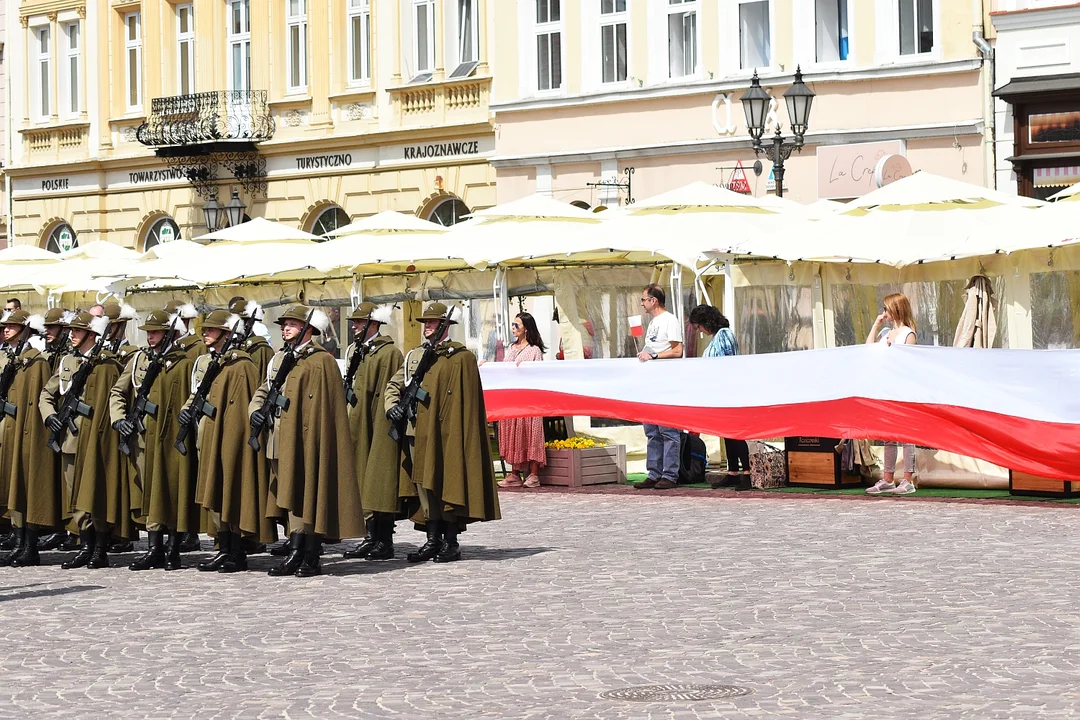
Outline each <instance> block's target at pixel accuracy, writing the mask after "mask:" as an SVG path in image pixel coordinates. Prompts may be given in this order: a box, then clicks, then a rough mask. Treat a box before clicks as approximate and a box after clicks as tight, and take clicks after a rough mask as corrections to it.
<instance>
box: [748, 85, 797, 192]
mask: <svg viewBox="0 0 1080 720" xmlns="http://www.w3.org/2000/svg"><path fill="white" fill-rule="evenodd" d="M739 99H740V100H741V101H742V107H743V112H744V113H746V128H747V130H748V131H749V132H750V139H751V140H753V142H754V154H756V155H762V154H766V153H767V154H768V155H769V157H770V159H771V160H772V164H773V180H774V181H775V182H776V197H780V198H782V197H784V161H786V160H787V159H788V158H789V157H790V156H791V151H792V150H798V151H800V152H802V147H803V137H804V136H805V135H806V128H807V127H808V125H809V123H810V106H811V105H812V104H813V102H814V91H813V90H811V89H810V88H809V87H807V86H806V83H804V82H803V78H802V68H801V67H796V69H795V82H794V83H793V84H792V86H791V87H790V88H788V89H787V92H785V93H784V102H785V103H786V104H787V111H788V120H789V121H790V122H791V132H792V133H793V134H794V136H795V137H794V138H793V139H792V140H791V141H790V142H789V141H787V140H785V138H784V136H783V135H782V134H781V132H780V123H779V122H777V123H776V134H775V135H773V138H772V147H768V146H766V145H763V144H762V142H761V139H762V137H763V136H764V135H765V121H766V119H767V118H768V116H769V105H770V103H772V98H771V97H770V96H769V94H768V93H767V92H765V91H764V90H763V89H762V88H761V81H760V80H758V74H757V71H756V70H755V71H754V77H753V78H752V79H751V81H750V89H749V90H747V91H746V94H744V95H743V96H742V97H741V98H739Z"/></svg>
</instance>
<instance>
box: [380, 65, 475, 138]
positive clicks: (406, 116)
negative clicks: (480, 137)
mask: <svg viewBox="0 0 1080 720" xmlns="http://www.w3.org/2000/svg"><path fill="white" fill-rule="evenodd" d="M388 92H389V93H390V98H391V100H392V102H393V107H394V115H395V117H396V118H397V121H398V124H399V125H400V126H402V127H438V126H440V125H467V124H472V123H482V122H488V121H489V120H490V117H489V111H488V100H489V97H490V94H491V78H490V77H480V78H463V79H460V80H445V81H443V82H438V83H423V84H416V85H403V86H401V87H396V88H390V89H389V90H388Z"/></svg>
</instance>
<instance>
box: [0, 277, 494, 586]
mask: <svg viewBox="0 0 1080 720" xmlns="http://www.w3.org/2000/svg"><path fill="white" fill-rule="evenodd" d="M197 319H198V316H197V313H196V310H195V307H194V306H193V305H191V304H190V303H185V302H179V301H174V302H170V303H168V304H167V305H165V306H164V307H162V308H160V309H157V310H151V311H150V312H148V313H147V314H146V316H145V320H144V321H143V323H142V324H141V325H140V326H139V330H141V331H142V332H143V333H145V337H146V347H143V348H137V347H135V346H132V345H130V344H128V343H127V340H126V338H127V332H128V328H127V325H128V323H133V322H135V321H136V320H137V318H136V314H135V311H134V310H133V309H132V308H131V307H130V306H127V305H123V304H121V303H117V302H108V303H105V304H104V305H100V306H95V307H94V308H92V309H91V311H90V312H68V311H66V310H62V309H59V308H54V309H51V310H50V311H49V312H48V313H47V314H46V316H45V317H44V318H42V317H39V316H31V315H30V314H29V313H28V312H26V311H25V310H22V309H21V308H18V309H14V310H12V311H9V312H7V313H6V314H5V315H4V316H3V317H2V318H0V341H2V345H0V516H3V517H4V519H5V520H7V521H10V525H11V529H10V532H9V533H8V534H7V536H6V537H4V538H3V539H2V541H0V542H2V545H0V547H2V549H3V552H2V553H0V567H25V566H33V565H38V564H40V562H41V552H42V551H50V550H59V551H65V550H66V551H67V552H68V553H70V554H69V555H68V556H66V557H65V559H64V560H63V562H62V567H63V568H64V569H69V570H70V569H78V568H90V569H98V568H105V567H109V566H110V560H109V554H110V552H112V553H116V552H117V551H124V550H125V549H130V548H131V545H130V542H131V541H132V540H134V539H137V538H138V537H139V530H140V529H142V530H145V531H146V533H147V538H148V539H147V550H146V552H145V553H143V554H141V555H139V556H137V557H136V558H135V559H134V560H133V561H132V562H131V563H130V565H129V567H130V569H131V570H133V571H147V570H155V569H161V570H178V569H181V568H183V567H184V564H183V561H182V559H181V555H182V553H183V552H186V551H189V550H191V549H194V548H197V547H198V533H199V532H208V533H210V534H212V535H213V536H214V538H215V541H216V553H215V554H214V555H213V556H212V557H210V558H209V559H207V560H205V561H203V562H201V563H198V565H197V567H198V570H199V571H202V572H220V573H235V572H242V571H245V570H247V569H248V555H249V554H250V553H251V552H254V551H256V550H258V551H261V548H262V547H264V546H265V544H267V543H273V542H275V541H276V540H277V525H278V524H282V525H283V526H285V528H286V529H287V531H288V539H287V540H286V541H285V542H284V543H282V545H280V546H279V547H277V548H274V549H273V550H272V552H273V554H274V555H277V556H279V557H280V558H281V559H280V561H278V562H277V563H276V564H275V565H274V566H273V567H272V568H270V570H269V574H270V575H272V576H286V575H292V576H296V577H311V576H315V575H319V574H321V572H322V565H321V556H322V554H323V550H322V546H323V543H324V542H328V541H329V542H339V541H340V540H342V539H345V538H353V537H361V536H362V537H363V541H362V542H361V543H360V544H359V545H357V546H356V547H355V548H354V549H352V550H349V551H347V552H345V553H344V557H345V558H348V559H367V560H372V561H377V560H389V559H392V558H393V557H394V532H395V527H396V525H397V523H398V521H408V520H411V521H412V522H413V523H414V524H415V527H416V528H417V529H418V530H421V531H423V532H424V533H426V542H424V543H423V545H422V546H421V547H420V548H419V549H418V550H417V551H416V552H412V553H409V555H408V557H407V559H408V561H409V562H414V563H415V562H424V561H428V560H433V561H435V562H438V563H445V562H454V561H456V560H460V559H461V548H460V545H459V544H458V533H459V532H461V531H463V530H464V529H465V528H466V526H467V525H468V524H469V523H472V522H476V521H485V520H497V519H499V503H498V495H497V493H496V485H495V479H494V474H493V470H492V463H491V454H490V449H489V446H488V442H487V429H486V416H485V412H484V398H483V391H482V388H481V386H480V374H479V370H478V368H477V362H476V358H475V356H474V355H473V354H472V353H471V352H469V350H468V349H466V348H465V346H463V345H461V344H460V343H457V342H453V341H451V340H450V339H449V335H450V329H451V326H452V325H454V324H456V323H457V320H458V311H457V309H456V308H451V307H448V306H446V305H444V304H442V303H431V304H429V305H428V306H427V308H426V309H425V311H424V313H423V314H422V315H421V316H420V318H418V320H419V322H421V323H423V336H424V342H423V344H422V345H421V346H420V347H418V348H416V349H414V350H411V351H410V352H409V353H408V354H407V355H404V356H403V355H402V352H401V351H400V350H399V349H398V348H397V347H396V346H395V344H394V341H393V340H392V339H391V337H390V336H389V335H388V334H387V333H386V330H387V326H388V324H389V323H390V320H391V313H390V308H389V307H385V306H384V307H380V306H377V305H375V304H373V303H368V302H364V303H360V304H359V306H358V307H356V308H355V309H354V310H353V311H352V313H351V315H350V316H349V320H350V323H351V326H352V330H353V335H354V338H355V339H354V342H353V343H352V344H351V345H349V347H348V349H347V351H346V355H345V361H344V362H345V372H344V379H343V378H342V372H341V371H340V370H339V367H338V363H337V361H336V360H335V359H334V357H333V356H332V355H331V354H330V353H328V352H327V351H326V350H325V349H324V348H323V347H322V346H321V345H320V344H319V338H320V337H322V336H324V335H325V334H326V333H327V331H328V330H329V326H330V322H329V319H328V318H327V316H326V314H325V313H323V312H322V311H320V310H318V309H314V308H308V307H304V306H302V305H294V306H292V307H290V308H288V309H286V310H285V312H284V313H282V315H281V316H280V318H279V319H278V320H277V324H278V325H280V326H281V336H282V339H283V341H284V345H283V347H282V348H281V349H280V350H278V351H277V352H274V350H273V348H272V347H271V346H270V344H269V343H268V342H267V340H266V338H265V337H263V334H264V333H266V328H265V326H263V325H262V324H261V321H262V319H263V311H262V308H261V307H260V306H259V305H258V303H256V302H249V301H248V300H246V299H245V298H242V297H235V298H233V299H232V300H231V301H230V302H229V305H228V307H227V308H225V309H221V310H213V311H211V312H209V313H207V314H206V315H205V316H204V317H202V319H201V322H199V332H198V333H197V332H196V330H195V321H196V320H197ZM267 337H268V334H267ZM31 341H33V343H31ZM35 345H36V346H38V347H44V348H45V349H44V351H41V350H38V349H36V348H35ZM69 530H70V531H71V532H72V533H76V534H77V535H76V534H71V535H69V532H68V531H69ZM76 538H77V542H76ZM125 544H127V545H126V546H125Z"/></svg>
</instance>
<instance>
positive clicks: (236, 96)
mask: <svg viewBox="0 0 1080 720" xmlns="http://www.w3.org/2000/svg"><path fill="white" fill-rule="evenodd" d="M274 130H275V123H274V117H273V115H271V114H270V108H269V106H268V105H267V102H266V91H265V90H253V91H250V92H244V91H232V90H227V91H224V90H222V91H213V92H203V93H196V94H194V95H175V96H173V97H161V98H154V99H153V101H152V102H151V104H150V117H149V119H147V121H146V122H144V123H143V124H142V125H140V126H139V128H138V130H136V133H135V136H136V138H137V139H138V141H139V142H140V143H142V144H143V145H145V146H147V147H152V148H154V149H155V150H156V151H157V154H158V156H159V157H168V156H174V155H204V154H208V153H212V152H237V151H240V152H242V151H251V150H254V146H255V143H258V142H262V141H264V140H269V139H270V138H272V137H273V136H274Z"/></svg>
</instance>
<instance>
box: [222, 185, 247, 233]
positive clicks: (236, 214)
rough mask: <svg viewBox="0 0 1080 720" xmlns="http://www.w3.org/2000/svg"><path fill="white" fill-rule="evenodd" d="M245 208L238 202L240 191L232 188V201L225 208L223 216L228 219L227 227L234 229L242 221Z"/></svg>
mask: <svg viewBox="0 0 1080 720" xmlns="http://www.w3.org/2000/svg"><path fill="white" fill-rule="evenodd" d="M245 210H247V206H246V205H244V203H242V202H240V191H239V190H237V189H236V188H233V191H232V200H230V201H229V204H228V205H226V206H225V216H226V217H227V218H228V219H229V227H236V226H237V225H239V224H240V223H241V222H243V220H244V211H245Z"/></svg>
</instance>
